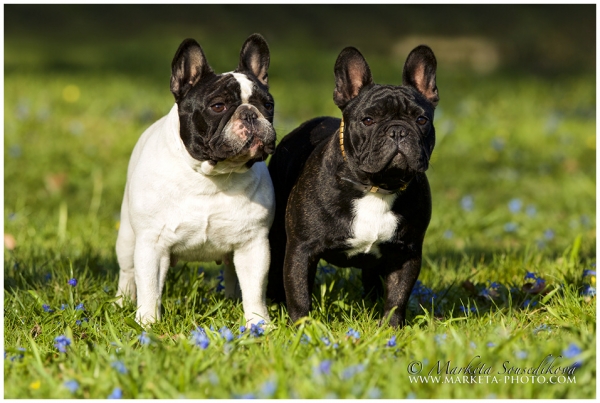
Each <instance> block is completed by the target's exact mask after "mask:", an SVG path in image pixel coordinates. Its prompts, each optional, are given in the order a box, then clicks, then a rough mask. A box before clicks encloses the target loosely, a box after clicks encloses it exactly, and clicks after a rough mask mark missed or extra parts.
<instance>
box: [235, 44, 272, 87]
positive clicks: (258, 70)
mask: <svg viewBox="0 0 600 403" xmlns="http://www.w3.org/2000/svg"><path fill="white" fill-rule="evenodd" d="M270 60H271V56H270V54H269V45H267V41H265V38H263V37H262V36H261V35H259V34H252V35H250V36H249V37H248V39H246V42H244V44H243V45H242V50H241V51H240V63H239V64H238V68H237V69H236V70H235V71H236V72H239V73H244V74H246V73H250V74H252V75H253V76H254V77H256V78H258V81H260V82H261V83H263V84H264V85H266V86H268V85H269V73H268V70H269V63H270Z"/></svg>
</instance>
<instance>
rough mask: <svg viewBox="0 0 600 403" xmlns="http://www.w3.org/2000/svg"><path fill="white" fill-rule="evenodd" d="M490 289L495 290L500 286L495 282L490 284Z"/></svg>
mask: <svg viewBox="0 0 600 403" xmlns="http://www.w3.org/2000/svg"><path fill="white" fill-rule="evenodd" d="M490 288H492V289H494V290H497V289H498V288H500V284H499V283H497V282H495V281H494V282H492V284H490Z"/></svg>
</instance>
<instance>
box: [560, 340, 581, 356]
mask: <svg viewBox="0 0 600 403" xmlns="http://www.w3.org/2000/svg"><path fill="white" fill-rule="evenodd" d="M579 354H581V349H580V348H579V346H578V345H577V344H575V343H571V344H569V346H568V347H567V348H566V349H564V350H563V357H565V358H574V357H577V356H578V355H579Z"/></svg>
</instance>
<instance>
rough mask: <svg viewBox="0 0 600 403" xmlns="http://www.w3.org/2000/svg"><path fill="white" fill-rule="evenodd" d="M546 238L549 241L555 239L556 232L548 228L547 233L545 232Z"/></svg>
mask: <svg viewBox="0 0 600 403" xmlns="http://www.w3.org/2000/svg"><path fill="white" fill-rule="evenodd" d="M544 238H546V239H547V240H549V241H551V240H553V239H554V231H553V230H551V229H550V228H548V229H547V230H546V231H544Z"/></svg>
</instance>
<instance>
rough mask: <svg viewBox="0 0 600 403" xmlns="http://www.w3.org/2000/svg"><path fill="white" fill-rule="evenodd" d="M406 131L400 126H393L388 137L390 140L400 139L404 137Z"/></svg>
mask: <svg viewBox="0 0 600 403" xmlns="http://www.w3.org/2000/svg"><path fill="white" fill-rule="evenodd" d="M407 134H408V133H407V131H406V129H405V128H404V127H401V126H395V127H393V128H392V130H391V132H390V135H391V137H392V138H394V139H395V138H402V137H406V135H407Z"/></svg>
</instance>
